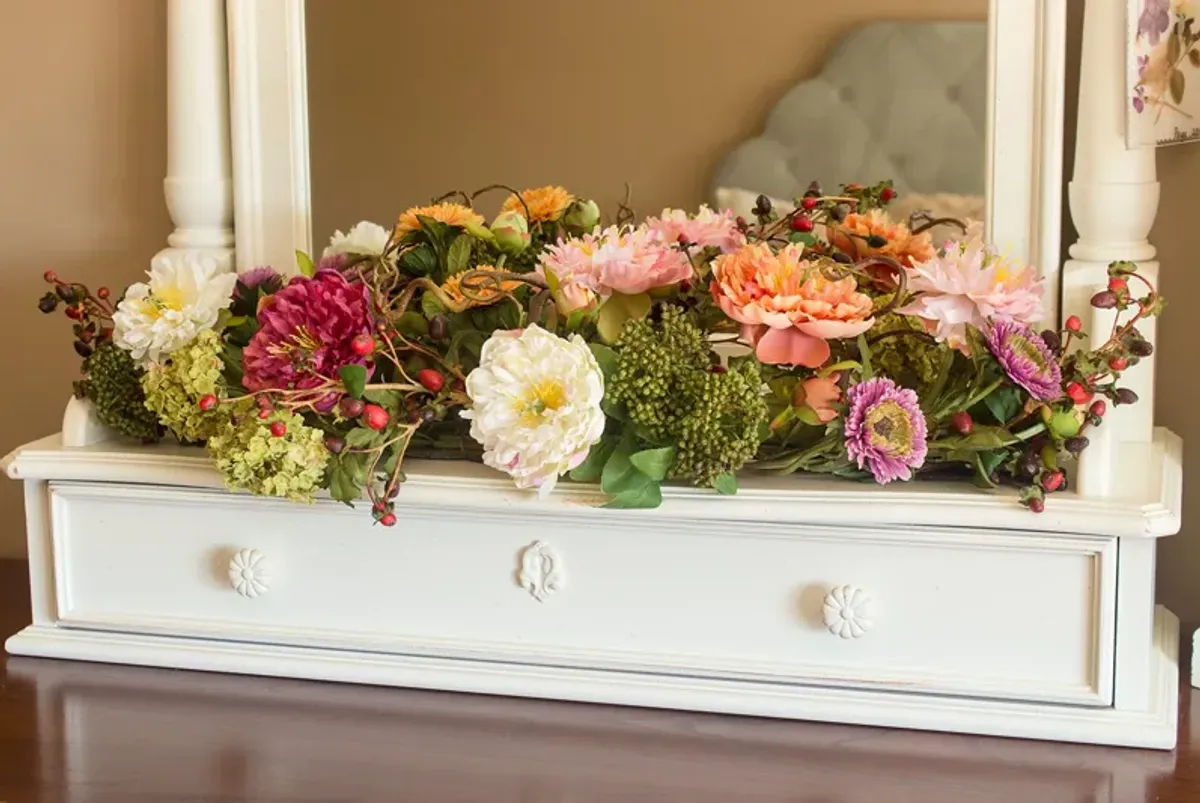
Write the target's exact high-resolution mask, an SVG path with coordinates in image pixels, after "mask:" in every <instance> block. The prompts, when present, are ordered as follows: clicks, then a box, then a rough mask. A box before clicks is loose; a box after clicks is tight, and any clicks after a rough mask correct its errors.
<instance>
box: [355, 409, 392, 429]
mask: <svg viewBox="0 0 1200 803" xmlns="http://www.w3.org/2000/svg"><path fill="white" fill-rule="evenodd" d="M362 420H363V422H364V423H365V424H366V425H367V426H368V427H370V428H371V429H374V430H380V429H383V428H384V427H386V426H387V425H388V421H390V420H391V416H389V415H388V411H387V410H385V409H383V408H382V407H380V406H379V405H378V404H368V405H366V406H365V407H364V408H363V411H362Z"/></svg>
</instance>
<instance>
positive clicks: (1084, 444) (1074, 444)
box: [1063, 435, 1091, 454]
mask: <svg viewBox="0 0 1200 803" xmlns="http://www.w3.org/2000/svg"><path fill="white" fill-rule="evenodd" d="M1090 444H1091V441H1089V440H1088V439H1087V438H1086V437H1084V436H1083V435H1076V436H1075V437H1074V438H1067V439H1066V440H1065V441H1063V448H1065V449H1066V450H1067V451H1068V452H1070V453H1071V454H1079V453H1080V452H1082V451H1083V450H1084V449H1086V448H1088V446H1089V445H1090Z"/></svg>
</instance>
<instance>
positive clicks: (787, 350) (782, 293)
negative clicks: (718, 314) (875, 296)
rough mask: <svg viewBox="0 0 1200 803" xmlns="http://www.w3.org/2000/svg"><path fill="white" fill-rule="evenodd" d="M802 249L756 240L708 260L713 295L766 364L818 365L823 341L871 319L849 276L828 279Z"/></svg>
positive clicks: (859, 329) (824, 351) (850, 333)
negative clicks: (738, 325) (772, 248)
mask: <svg viewBox="0 0 1200 803" xmlns="http://www.w3.org/2000/svg"><path fill="white" fill-rule="evenodd" d="M803 252H804V249H803V247H802V246H799V245H789V246H786V247H785V248H783V249H781V250H780V251H779V253H775V252H774V251H772V250H771V247H770V246H768V245H766V244H765V243H756V244H754V245H747V246H744V247H742V248H740V249H739V250H737V251H735V252H734V253H732V254H725V255H723V256H719V257H717V258H716V259H715V260H713V282H712V285H711V286H710V289H711V291H712V295H713V300H714V301H716V303H717V305H718V306H719V307H720V308H721V311H722V312H724V313H725V314H726V315H728V316H729V317H730V318H732V319H733V320H735V321H737V322H738V323H740V324H742V336H743V337H744V338H745V339H746V340H747V341H749V342H750V343H752V344H753V345H754V347H755V354H756V355H757V357H758V359H759V361H761V362H764V363H767V364H769V365H803V366H805V367H807V368H817V367H819V366H821V365H823V364H824V363H825V361H826V360H828V359H829V354H830V349H829V343H828V342H826V341H828V340H830V339H837V338H847V337H857V336H858V335H860V334H862V333H863V332H865V331H867V330H868V329H870V328H871V326H872V325H874V323H875V319H874V318H872V317H871V312H872V309H873V306H874V305H873V303H872V302H871V299H870V298H869V297H867V296H866V295H864V294H863V293H860V292H858V285H857V283H856V282H855V281H854V278H853V277H850V276H847V277H846V278H844V279H838V280H833V279H829V278H827V277H826V276H825V275H824V274H822V273H821V270H820V269H819V267H818V265H817V264H816V263H813V262H809V261H808V260H805V259H803V258H802V254H803Z"/></svg>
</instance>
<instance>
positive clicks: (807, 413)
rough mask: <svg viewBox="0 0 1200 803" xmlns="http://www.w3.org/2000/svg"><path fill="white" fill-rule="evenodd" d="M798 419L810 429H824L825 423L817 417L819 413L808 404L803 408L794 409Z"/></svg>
mask: <svg viewBox="0 0 1200 803" xmlns="http://www.w3.org/2000/svg"><path fill="white" fill-rule="evenodd" d="M792 410H793V411H794V413H795V416H796V418H799V419H800V420H801V421H803V422H804V423H805V424H808V425H809V426H810V427H823V426H825V422H824V421H822V420H821V419H820V417H819V416H818V415H817V411H816V410H814V409H813V408H811V407H809V406H808V405H807V404H806V405H804V406H803V407H793V408H792Z"/></svg>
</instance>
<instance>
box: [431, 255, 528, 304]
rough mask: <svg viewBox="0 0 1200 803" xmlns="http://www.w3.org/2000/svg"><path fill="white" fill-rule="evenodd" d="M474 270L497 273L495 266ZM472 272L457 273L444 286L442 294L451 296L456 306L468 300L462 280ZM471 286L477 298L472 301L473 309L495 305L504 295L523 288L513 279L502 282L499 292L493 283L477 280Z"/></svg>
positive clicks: (478, 266)
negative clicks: (463, 289)
mask: <svg viewBox="0 0 1200 803" xmlns="http://www.w3.org/2000/svg"><path fill="white" fill-rule="evenodd" d="M472 270H482V271H487V272H488V273H495V272H496V267H495V266H494V265H477V266H476V267H474V268H472ZM470 272H471V271H469V270H467V271H463V272H462V273H456V274H454V275H453V276H451V277H450V278H449V279H447V280H446V281H445V282H444V283H443V284H442V292H443V293H445V294H446V295H448V296H450V298H451V300H453V301H454V303H455V304H462V303H464V302H466V301H467V300H468V299H467V296H466V294H465V293H463V291H462V278H463V276H466V275H467V274H468V273H470ZM471 285H472V291H471V294H472V295H473V296H475V297H474V298H472V299H470V302H471V303H470V305H471V306H472V307H486V306H488V305H489V304H495V303H496V302H497V301H499V300H500V299H502V298H504V293H511V292H513V291H514V290H516V289H517V288H518V287H520V286H521V282H515V281H512V280H511V279H504V280H501V281H500V287H501V288H502V290H497V289H496V286H495V283H494V282H492V281H488V282H486V283H485V282H483V281H481V280H478V279H475V280H473V281H472V283H471Z"/></svg>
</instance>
